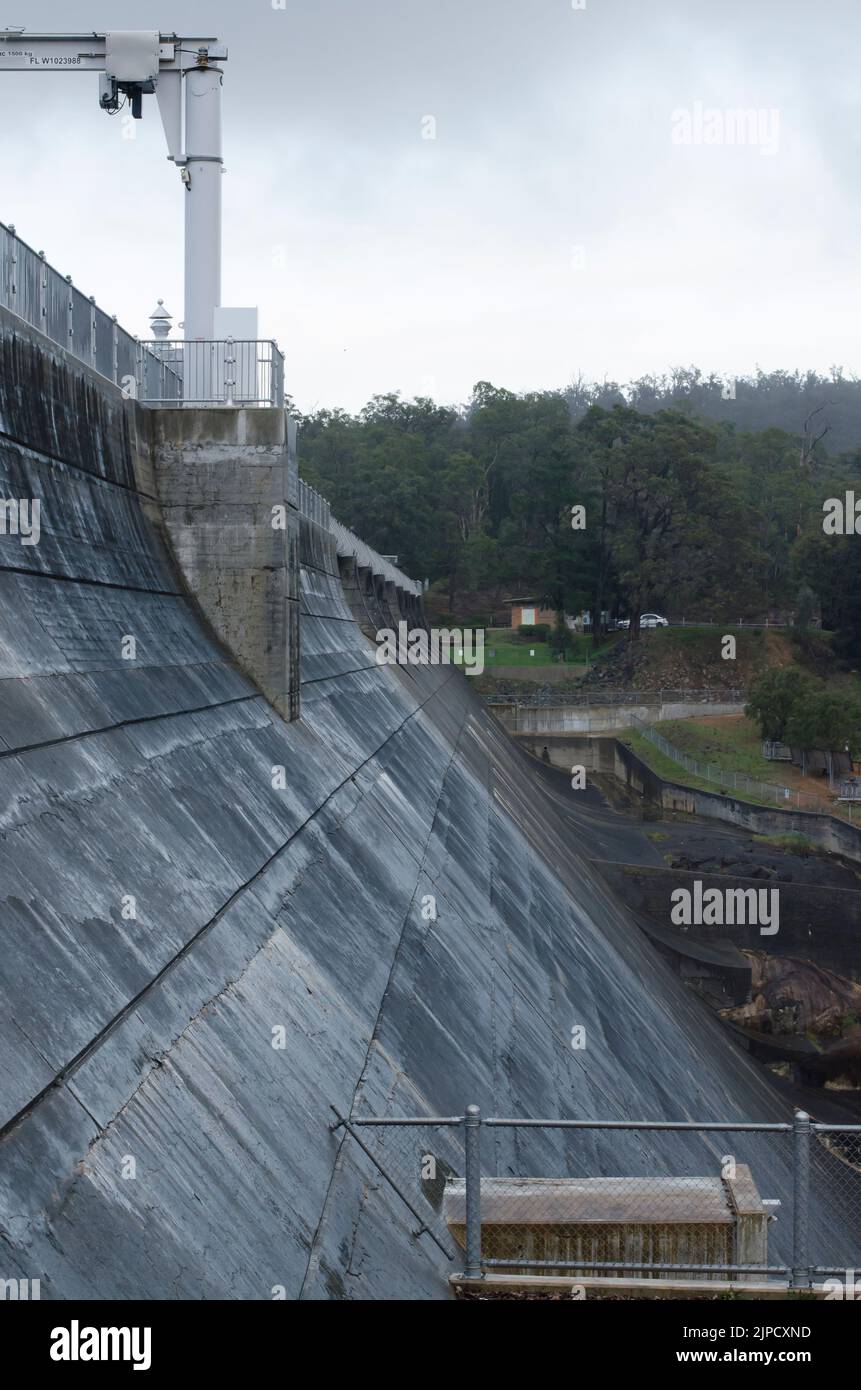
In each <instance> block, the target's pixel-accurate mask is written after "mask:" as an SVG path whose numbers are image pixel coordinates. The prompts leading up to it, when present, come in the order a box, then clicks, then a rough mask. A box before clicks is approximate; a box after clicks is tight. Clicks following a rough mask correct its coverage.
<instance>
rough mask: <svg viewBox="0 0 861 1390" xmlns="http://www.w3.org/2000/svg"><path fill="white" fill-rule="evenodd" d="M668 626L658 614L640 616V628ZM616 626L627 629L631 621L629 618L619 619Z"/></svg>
mask: <svg viewBox="0 0 861 1390" xmlns="http://www.w3.org/2000/svg"><path fill="white" fill-rule="evenodd" d="M669 625H670V624H669V623H668V622H667V619H666V618H662V617H661V615H660V613H641V614H640V627H669ZM616 626H617V627H624V628H629V627H630V626H631V619H630V618H620V619H619V621H618V622H617V624H616Z"/></svg>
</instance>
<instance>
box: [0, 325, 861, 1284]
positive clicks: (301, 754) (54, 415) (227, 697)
mask: <svg viewBox="0 0 861 1390" xmlns="http://www.w3.org/2000/svg"><path fill="white" fill-rule="evenodd" d="M154 414H155V412H152V413H150V414H149V415H148V412H147V408H146V407H144V406H141V405H139V404H137V403H136V402H134V401H128V400H125V399H124V398H123V396H122V393H121V392H120V391H119V390H118V389H117V388H116V387H114V386H112V385H111V384H110V383H108V382H107V381H105V380H104V379H103V378H101V377H99V376H98V375H97V374H96V373H95V372H94V371H91V370H90V369H89V368H87V367H86V366H84V365H83V364H81V363H80V362H77V361H75V360H73V359H72V358H71V357H70V356H68V355H67V354H65V353H64V352H63V351H62V350H61V349H60V348H58V347H56V346H54V345H52V344H50V343H49V342H48V341H47V340H46V339H44V338H41V337H40V335H39V334H38V333H37V332H35V331H34V330H30V329H27V328H25V327H24V325H22V324H21V322H20V321H19V320H16V319H15V318H14V316H13V315H11V314H9V313H7V312H6V311H2V313H0V490H2V493H3V495H4V496H5V497H8V498H39V499H40V500H41V538H40V541H39V544H38V545H24V544H22V541H21V537H20V536H17V535H14V534H9V533H8V532H7V533H6V534H4V535H3V536H2V537H0V585H2V602H0V661H2V669H0V682H2V687H0V688H2V709H3V717H2V725H0V777H2V783H3V795H2V802H0V855H2V861H3V869H2V878H0V884H2V895H0V912H2V932H3V938H2V939H3V947H4V949H3V969H2V989H3V998H2V1008H0V1045H2V1057H3V1063H2V1068H0V1102H2V1115H0V1126H2V1139H0V1220H2V1227H3V1237H4V1253H5V1255H6V1266H7V1267H6V1270H5V1271H4V1272H5V1273H6V1274H7V1275H8V1276H11V1275H12V1274H16V1275H18V1276H19V1277H21V1278H30V1279H32V1278H38V1279H40V1280H41V1281H42V1296H43V1297H44V1298H57V1299H70V1298H122V1299H129V1298H148V1299H164V1298H169V1299H191V1298H229V1299H268V1298H270V1297H271V1296H272V1293H271V1290H272V1289H273V1288H274V1287H281V1288H283V1289H284V1290H285V1292H286V1297H288V1298H290V1299H297V1298H311V1299H330V1298H334V1299H341V1298H343V1299H386V1298H417V1299H418V1298H444V1297H446V1296H447V1293H448V1287H447V1283H446V1276H447V1273H448V1269H447V1267H446V1265H445V1261H444V1260H441V1258H440V1253H439V1251H438V1250H437V1249H436V1248H435V1247H434V1245H433V1244H432V1243H431V1242H429V1241H427V1240H422V1239H416V1238H415V1237H414V1236H413V1235H412V1234H411V1232H412V1231H413V1229H414V1222H413V1221H412V1219H411V1217H410V1215H409V1213H408V1212H407V1211H406V1210H405V1208H404V1206H403V1204H402V1203H401V1202H400V1201H399V1200H398V1198H397V1196H396V1194H394V1193H393V1192H392V1191H391V1189H390V1188H389V1187H388V1186H387V1185H386V1184H385V1183H380V1182H378V1181H375V1180H373V1173H372V1172H371V1171H370V1170H369V1167H368V1165H367V1163H366V1161H365V1159H364V1158H363V1156H362V1154H361V1153H360V1152H359V1151H358V1150H357V1149H356V1148H355V1147H354V1146H353V1145H351V1144H350V1142H349V1140H348V1139H347V1138H346V1136H345V1135H344V1134H343V1131H340V1132H337V1133H333V1132H332V1131H331V1129H330V1125H331V1122H332V1109H331V1107H332V1106H335V1107H336V1108H337V1110H338V1111H339V1113H341V1114H344V1115H351V1114H353V1115H361V1114H375V1115H387V1114H392V1115H394V1114H407V1115H434V1114H442V1115H448V1114H453V1113H459V1112H461V1111H462V1109H463V1106H464V1105H465V1104H466V1103H467V1102H476V1103H478V1104H480V1105H481V1106H482V1107H483V1108H484V1109H485V1110H486V1111H487V1112H488V1113H491V1112H493V1113H496V1114H510V1115H519V1116H535V1117H538V1116H542V1117H554V1116H581V1117H598V1118H603V1119H625V1118H631V1117H637V1116H642V1117H646V1118H650V1119H655V1120H661V1119H663V1120H690V1119H709V1118H718V1117H719V1118H722V1119H738V1120H740V1121H742V1120H750V1119H756V1120H762V1121H783V1120H785V1119H786V1118H787V1104H786V1101H785V1099H784V1097H783V1096H781V1095H780V1094H779V1093H778V1092H777V1091H776V1090H775V1088H774V1087H773V1086H772V1085H771V1084H770V1082H769V1080H768V1078H767V1076H765V1074H764V1073H763V1072H762V1071H761V1069H760V1068H759V1067H758V1066H757V1065H756V1064H755V1063H754V1062H752V1061H751V1060H750V1059H749V1058H748V1057H747V1056H745V1055H744V1054H743V1053H742V1052H740V1051H739V1050H738V1049H737V1048H736V1047H735V1046H734V1045H733V1044H732V1042H731V1041H730V1040H729V1039H728V1038H727V1036H726V1035H725V1033H724V1032H723V1031H722V1030H721V1028H720V1026H719V1025H718V1023H717V1022H716V1021H715V1020H714V1019H713V1018H712V1017H711V1015H710V1014H709V1012H708V1010H707V1009H706V1007H705V1006H704V1005H703V1004H702V1002H701V1001H700V1000H698V999H697V998H695V997H693V996H692V995H691V994H690V993H689V992H687V991H686V989H685V987H684V986H683V984H682V983H681V982H680V981H679V980H678V979H677V978H676V977H675V976H674V975H673V974H672V973H671V971H670V970H669V968H668V967H667V966H666V965H665V963H664V962H663V961H662V960H661V959H660V957H659V956H658V955H657V954H656V952H655V950H654V949H653V947H652V946H651V944H650V942H649V941H648V940H647V939H646V937H645V936H644V935H642V934H641V932H640V931H639V930H638V929H637V928H636V927H635V925H634V924H633V923H632V922H631V920H630V918H629V915H628V913H627V912H626V910H625V908H624V907H623V906H622V904H621V902H620V901H619V900H618V899H616V898H615V897H614V896H613V894H612V891H611V890H610V889H609V888H608V887H607V886H606V885H605V884H604V883H603V881H602V880H601V879H600V877H599V876H598V874H597V873H596V872H595V871H594V870H593V869H592V868H591V867H590V865H589V864H588V862H587V855H586V853H585V852H584V851H585V849H586V846H585V845H581V844H578V842H577V838H576V836H572V834H571V832H570V829H569V827H568V826H567V825H566V824H565V823H564V822H563V820H562V818H561V817H560V816H559V814H558V811H557V809H556V808H554V806H553V804H552V803H551V801H550V800H549V799H548V797H547V796H546V794H545V791H544V788H543V786H542V784H541V781H540V779H538V778H536V777H535V775H534V773H533V769H532V766H531V765H530V761H529V759H528V757H527V756H526V755H525V754H524V753H523V752H522V750H520V749H518V748H517V747H516V746H514V744H513V743H512V742H511V741H510V740H509V738H508V736H507V735H506V733H505V732H504V731H503V730H502V729H501V728H500V727H499V726H498V724H496V723H495V722H494V720H493V719H492V718H491V717H490V716H489V715H488V714H487V713H486V712H485V710H484V709H483V708H482V706H481V703H480V701H479V700H478V699H477V698H476V697H475V696H474V694H473V692H472V690H471V689H470V683H469V680H468V679H467V678H466V677H465V676H464V675H462V674H461V673H460V672H458V671H457V670H455V669H454V668H451V667H408V666H407V667H400V666H386V665H379V664H377V662H376V660H375V649H374V646H373V643H372V642H371V641H370V640H369V638H368V636H367V634H366V633H365V632H363V630H362V628H363V624H362V622H361V618H362V614H363V612H364V613H365V614H366V615H367V618H368V622H369V623H370V624H371V625H373V624H374V623H381V622H382V620H385V619H387V618H388V619H392V620H397V619H398V618H399V617H401V616H404V617H412V616H414V612H415V610H414V609H413V610H410V608H409V606H408V605H407V604H406V600H405V599H404V598H403V596H401V598H400V599H398V597H397V595H398V589H397V586H396V583H395V582H394V580H391V577H390V579H389V581H388V582H387V580H386V575H385V573H384V567H383V563H382V561H380V559H379V557H376V558H375V557H374V556H373V554H372V553H370V552H369V553H368V554H366V555H365V556H364V559H365V560H366V561H367V563H366V564H364V565H363V566H361V567H359V566H353V567H352V568H351V567H350V564H349V563H348V561H349V557H348V556H346V555H345V545H344V532H343V528H339V526H338V525H337V524H336V523H334V522H333V521H332V519H331V518H330V517H329V515H328V509H327V508H326V507H325V505H323V504H321V503H320V501H319V499H316V498H315V496H314V495H313V494H311V493H310V491H309V490H307V489H304V488H300V487H298V485H295V487H294V484H295V480H290V479H288V481H287V484H286V487H287V491H288V492H291V489H293V491H292V493H291V495H290V496H289V497H285V503H289V505H290V506H292V507H293V509H294V511H295V519H296V544H297V546H298V552H297V556H296V561H297V573H298V594H297V596H296V604H297V612H298V628H299V640H298V643H297V646H296V659H297V660H298V672H297V675H298V688H299V696H300V706H299V717H298V718H294V719H291V720H289V721H288V720H285V718H283V717H282V715H281V714H280V713H279V712H278V711H277V709H276V708H275V707H274V705H273V704H272V703H270V702H269V701H268V700H267V699H266V698H265V697H264V695H263V694H262V693H261V691H260V688H259V685H258V684H256V683H255V682H254V681H253V680H252V679H251V678H250V677H249V675H248V673H247V668H246V667H245V666H244V663H243V662H241V661H240V660H238V659H237V655H236V653H235V652H232V651H231V650H229V649H228V648H227V647H226V646H225V644H224V640H223V631H222V632H221V635H220V634H219V631H218V630H217V624H218V622H219V620H220V617H219V605H221V609H222V610H223V608H224V606H225V605H229V602H230V596H229V591H227V590H221V591H219V595H218V598H217V602H215V604H214V607H213V608H212V610H207V607H206V604H204V603H203V602H202V600H201V596H200V595H199V594H196V593H195V592H194V589H193V584H192V582H191V581H190V579H189V569H188V566H187V564H185V563H184V560H183V555H182V553H181V551H180V549H179V548H178V545H177V541H176V536H177V529H176V528H177V527H179V526H181V525H182V524H183V522H182V517H181V515H179V514H180V513H182V511H183V509H184V508H186V507H187V506H189V505H190V503H188V501H186V502H183V503H182V504H177V508H176V511H177V515H176V516H174V519H173V521H171V519H170V517H169V516H168V515H167V509H166V507H165V504H164V493H163V491H162V490H161V487H160V483H159V480H158V478H157V468H156V466H155V464H154V462H153V428H152V416H154ZM347 548H348V547H347ZM345 560H346V561H347V563H345ZM377 564H378V568H379V578H380V583H379V585H375V584H372V585H371V586H370V588H368V586H367V584H365V583H364V582H360V580H359V579H358V578H357V574H358V571H359V569H361V572H362V573H363V574H367V572H368V569H369V568H370V569H373V567H374V565H377ZM287 597H288V598H289V597H290V596H289V595H288V596H287ZM398 604H403V605H405V606H403V607H397V606H396V605H398ZM220 616H221V617H225V615H224V613H223V611H222V612H221V615H220ZM226 617H227V618H229V615H226ZM365 626H367V624H365ZM129 636H131V637H133V638H134V639H135V647H134V650H135V655H134V658H133V659H128V657H127V656H126V655H124V646H123V642H124V639H125V638H127V637H129ZM277 769H283V778H282V779H279V778H278V776H276V775H274V773H275V770H277ZM428 896H432V897H433V898H435V900H436V905H437V906H436V916H435V919H434V920H429V919H428V918H427V917H426V916H425V915H423V913H422V911H421V906H422V902H423V900H424V899H425V898H427V897H428ZM575 1025H576V1026H580V1027H583V1028H585V1030H586V1036H587V1039H588V1045H587V1047H586V1048H585V1049H584V1050H582V1051H574V1050H573V1049H572V1048H571V1046H570V1037H571V1030H572V1027H573V1026H575ZM275 1030H283V1032H282V1034H281V1036H282V1037H283V1040H284V1045H283V1046H279V1047H276V1046H273V1036H274V1032H275ZM739 1152H740V1153H742V1154H743V1155H744V1157H745V1161H749V1162H751V1164H752V1165H756V1166H757V1171H758V1172H759V1173H761V1174H762V1177H763V1184H762V1185H763V1186H764V1187H767V1195H768V1196H769V1197H771V1198H775V1199H780V1200H782V1201H784V1202H787V1203H788V1202H789V1200H790V1197H791V1166H790V1155H789V1153H788V1150H787V1151H785V1152H784V1151H783V1150H782V1149H781V1147H780V1146H779V1145H775V1146H773V1147H772V1148H771V1149H769V1150H768V1154H767V1156H766V1149H765V1147H764V1146H763V1145H762V1143H761V1141H760V1140H758V1139H757V1138H756V1137H751V1138H749V1139H747V1140H744V1141H743V1143H740V1145H739ZM418 1154H419V1150H418V1149H417V1150H416V1154H415V1158H416V1172H415V1174H414V1178H415V1193H414V1194H411V1195H412V1197H413V1200H416V1201H421V1200H422V1194H421V1189H420V1185H419V1182H418V1172H417V1166H418ZM720 1154H721V1147H720V1143H719V1141H718V1140H715V1142H714V1143H709V1142H708V1141H705V1140H704V1139H703V1138H702V1137H699V1136H694V1135H690V1136H679V1135H668V1134H663V1133H661V1132H656V1133H653V1134H650V1135H649V1136H648V1137H644V1136H636V1135H632V1134H623V1133H615V1134H613V1133H604V1134H602V1133H591V1134H590V1135H589V1137H588V1138H587V1137H586V1136H585V1135H584V1136H583V1137H582V1138H580V1139H578V1140H577V1144H576V1146H574V1145H573V1144H572V1143H569V1144H566V1143H565V1142H564V1141H563V1140H562V1139H560V1138H558V1137H553V1136H548V1135H547V1134H543V1135H542V1134H539V1133H536V1132H533V1133H528V1134H525V1135H523V1134H521V1135H520V1136H519V1137H515V1136H513V1135H511V1134H506V1133H504V1132H502V1131H497V1132H496V1134H495V1137H494V1143H493V1145H492V1146H491V1145H487V1146H486V1151H485V1162H486V1163H487V1165H488V1171H490V1172H495V1173H498V1174H505V1173H507V1172H520V1173H523V1172H527V1173H531V1174H533V1175H534V1174H537V1173H544V1172H546V1173H547V1174H548V1175H549V1174H552V1173H554V1172H567V1171H570V1172H572V1173H581V1172H584V1173H585V1172H589V1173H593V1174H598V1175H613V1174H620V1173H621V1174H625V1175H631V1176H634V1177H635V1176H637V1175H639V1174H647V1173H649V1172H651V1171H653V1170H654V1168H655V1166H656V1165H657V1166H659V1167H660V1168H661V1169H662V1170H670V1169H672V1168H673V1166H674V1165H675V1166H678V1165H679V1164H682V1165H683V1170H684V1171H689V1172H691V1173H698V1172H701V1171H703V1169H704V1164H705V1163H706V1161H707V1160H708V1163H709V1164H710V1170H713V1169H714V1167H715V1165H716V1164H717V1163H718V1162H719V1158H720ZM130 1160H133V1163H132V1164H131V1168H130ZM764 1169H765V1171H764V1172H763V1170H764ZM130 1171H133V1176H132V1177H130V1176H128V1174H129V1172H130ZM816 1201H817V1206H816V1208H815V1211H814V1220H815V1222H816V1223H817V1225H818V1227H819V1229H820V1230H821V1231H822V1232H824V1233H827V1234H828V1237H829V1240H830V1241H831V1247H830V1248H831V1249H832V1251H837V1250H839V1249H840V1248H841V1244H842V1243H843V1242H844V1236H845V1221H846V1213H845V1212H843V1211H841V1209H840V1205H839V1201H838V1200H837V1198H836V1197H834V1199H833V1200H832V1198H831V1196H830V1195H829V1194H827V1193H820V1194H819V1195H818V1196H817V1198H816ZM786 1239H787V1233H786V1232H785V1231H782V1230H781V1226H780V1223H778V1229H777V1232H776V1234H775V1237H774V1247H775V1250H776V1251H777V1252H778V1253H780V1252H781V1249H782V1250H783V1256H784V1258H785V1257H786V1255H787V1247H786ZM848 1243H849V1245H851V1243H852V1242H851V1241H849V1242H848ZM847 1257H848V1252H847Z"/></svg>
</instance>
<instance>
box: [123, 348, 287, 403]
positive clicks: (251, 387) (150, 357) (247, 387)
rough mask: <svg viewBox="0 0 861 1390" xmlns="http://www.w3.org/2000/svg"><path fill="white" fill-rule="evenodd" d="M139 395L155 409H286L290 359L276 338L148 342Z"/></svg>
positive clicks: (143, 352)
mask: <svg viewBox="0 0 861 1390" xmlns="http://www.w3.org/2000/svg"><path fill="white" fill-rule="evenodd" d="M140 348H141V352H140V354H139V356H138V375H137V397H138V400H140V401H143V402H144V403H148V404H150V405H177V404H185V405H227V406H234V405H235V406H240V405H258V406H266V405H271V406H283V404H284V356H283V353H282V352H281V351H280V350H279V348H278V345H277V344H276V343H274V342H272V341H271V340H270V339H254V338H224V339H214V338H206V339H205V338H197V339H186V340H179V339H177V340H175V341H171V340H170V339H167V338H157V339H151V340H142V341H141V343H140Z"/></svg>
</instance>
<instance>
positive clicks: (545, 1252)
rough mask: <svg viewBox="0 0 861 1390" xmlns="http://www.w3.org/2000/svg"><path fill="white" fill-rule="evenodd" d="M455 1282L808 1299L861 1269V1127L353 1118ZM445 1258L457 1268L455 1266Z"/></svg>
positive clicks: (351, 1127)
mask: <svg viewBox="0 0 861 1390" xmlns="http://www.w3.org/2000/svg"><path fill="white" fill-rule="evenodd" d="M339 1128H344V1129H345V1130H346V1132H347V1133H348V1134H349V1136H350V1140H351V1141H352V1142H354V1143H355V1144H356V1145H358V1146H359V1147H360V1148H361V1149H362V1150H363V1152H364V1154H365V1155H366V1156H367V1158H368V1159H370V1161H371V1163H372V1165H373V1166H374V1168H375V1169H376V1171H377V1173H378V1175H379V1176H380V1177H381V1179H382V1180H383V1181H384V1182H386V1183H387V1184H388V1185H389V1186H390V1187H391V1189H392V1190H393V1191H394V1192H395V1193H396V1194H397V1196H398V1198H399V1199H400V1202H401V1203H402V1204H403V1206H404V1208H405V1210H406V1211H407V1212H408V1213H409V1216H410V1218H411V1223H412V1224H411V1231H412V1235H413V1237H414V1238H416V1239H426V1240H429V1241H430V1242H431V1243H432V1246H433V1248H434V1250H435V1251H436V1253H437V1255H438V1257H439V1259H440V1266H441V1269H443V1270H444V1271H445V1272H452V1271H457V1272H460V1271H462V1272H463V1275H464V1276H465V1277H467V1278H470V1277H479V1276H481V1275H483V1274H490V1273H505V1274H509V1275H546V1276H566V1277H567V1276H569V1275H570V1276H572V1277H574V1278H576V1277H582V1278H596V1279H600V1278H607V1277H611V1278H612V1277H618V1276H631V1277H634V1278H658V1279H670V1280H680V1281H691V1280H693V1281H710V1280H727V1279H729V1280H731V1281H732V1282H733V1283H736V1282H738V1283H746V1282H748V1283H749V1282H755V1283H768V1284H769V1285H777V1286H781V1287H786V1288H794V1289H808V1288H810V1287H812V1286H813V1285H814V1284H815V1283H817V1282H821V1281H822V1280H823V1279H824V1278H825V1277H826V1276H829V1275H839V1276H843V1277H844V1278H845V1277H846V1273H847V1271H851V1270H852V1269H854V1268H855V1267H856V1266H857V1267H861V1125H856V1126H845V1125H844V1126H838V1125H820V1124H815V1123H813V1122H811V1120H810V1118H809V1116H807V1115H805V1114H803V1113H801V1112H799V1113H798V1114H796V1115H795V1117H794V1118H793V1120H792V1121H791V1122H789V1121H787V1122H785V1123H762V1124H757V1123H741V1122H725V1123H724V1122H714V1123H703V1124H698V1123H695V1122H681V1121H680V1122H651V1121H630V1122H623V1121H592V1120H547V1121H545V1120H515V1119H497V1118H492V1119H483V1118H482V1116H481V1114H480V1112H479V1110H478V1108H477V1107H475V1106H470V1107H469V1108H468V1109H467V1111H466V1112H465V1114H464V1115H463V1116H447V1117H446V1116H442V1117H440V1116H435V1117H422V1118H418V1117H417V1118H412V1119H407V1118H402V1117H397V1118H376V1117H369V1116H359V1117H355V1116H354V1117H351V1118H350V1119H344V1118H343V1117H342V1116H340V1115H337V1112H336V1121H335V1123H334V1124H333V1129H335V1130H337V1129H339ZM443 1257H444V1258H443Z"/></svg>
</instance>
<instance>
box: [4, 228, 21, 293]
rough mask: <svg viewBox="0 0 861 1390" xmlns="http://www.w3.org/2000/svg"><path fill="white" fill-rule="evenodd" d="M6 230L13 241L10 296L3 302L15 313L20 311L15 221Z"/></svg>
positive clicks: (10, 262)
mask: <svg viewBox="0 0 861 1390" xmlns="http://www.w3.org/2000/svg"><path fill="white" fill-rule="evenodd" d="M6 230H7V232H8V233H9V240H10V242H11V245H10V247H9V298H8V299H6V298H5V297H4V300H3V303H4V304H5V305H6V308H7V309H11V310H12V312H13V313H15V314H17V312H18V252H17V250H16V246H17V233H16V231H15V223H14V222H10V223H9V225H8V227H7V228H6Z"/></svg>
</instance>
